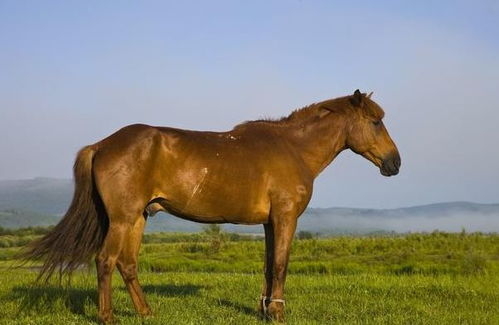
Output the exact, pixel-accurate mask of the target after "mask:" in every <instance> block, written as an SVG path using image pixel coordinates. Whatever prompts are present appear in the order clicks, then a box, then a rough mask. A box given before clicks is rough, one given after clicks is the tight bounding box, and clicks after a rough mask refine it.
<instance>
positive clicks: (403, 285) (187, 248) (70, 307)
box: [0, 233, 499, 324]
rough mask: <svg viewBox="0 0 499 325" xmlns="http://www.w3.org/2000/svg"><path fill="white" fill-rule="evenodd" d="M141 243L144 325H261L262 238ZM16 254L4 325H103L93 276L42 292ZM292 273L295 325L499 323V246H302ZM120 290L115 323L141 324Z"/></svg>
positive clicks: (163, 238) (4, 274)
mask: <svg viewBox="0 0 499 325" xmlns="http://www.w3.org/2000/svg"><path fill="white" fill-rule="evenodd" d="M18 235H19V234H7V235H4V236H10V237H9V242H10V243H11V244H10V245H4V246H18V245H16V243H18V244H19V245H21V244H22V243H24V240H23V239H22V238H21V237H23V236H31V235H30V234H23V235H19V236H18ZM16 236H17V237H16ZM0 239H1V238H0ZM4 239H5V238H4ZM16 240H17V241H16ZM144 242H145V243H144V245H143V247H142V251H141V257H140V263H141V264H140V269H141V272H140V279H141V282H142V284H143V286H144V290H145V292H146V294H147V297H148V300H149V303H150V305H151V307H152V309H153V312H154V315H153V316H151V317H149V318H147V319H145V320H144V321H143V323H144V324H260V323H262V324H263V323H264V322H263V321H261V320H259V318H258V316H257V314H256V305H257V299H256V298H257V297H258V296H259V293H260V288H261V282H262V275H261V274H260V273H261V269H262V263H261V260H262V254H263V242H262V240H261V239H258V238H249V237H243V238H241V237H240V236H228V235H224V234H219V233H211V234H210V233H206V234H202V235H199V234H198V235H171V234H170V235H169V234H150V235H147V236H146V237H145V238H144ZM18 249H19V248H18V247H4V248H1V249H0V270H1V272H0V283H1V284H0V323H3V324H85V323H88V324H93V323H95V322H96V314H97V307H96V296H97V295H96V280H95V275H94V271H93V270H90V272H86V271H82V272H78V273H77V274H76V275H75V276H74V278H73V279H72V282H71V285H70V286H69V287H60V286H58V285H57V284H49V285H45V286H42V285H33V280H34V278H35V277H36V273H35V272H34V271H33V270H32V269H30V268H22V269H9V268H8V267H9V265H10V264H11V263H12V262H14V260H13V256H14V254H15V253H16V251H17V250H18ZM290 263H291V264H290V272H289V273H290V275H289V277H288V280H287V286H286V289H287V290H286V300H287V302H286V303H287V304H286V307H287V309H286V311H287V314H286V316H287V323H288V324H499V236H498V235H483V234H465V233H462V234H446V233H432V234H412V235H404V236H379V237H338V238H328V239H307V240H296V241H295V243H294V245H293V251H292V257H291V262H290ZM113 282H114V292H113V298H114V311H115V316H116V318H117V320H118V321H119V322H120V323H121V324H137V323H141V322H142V320H141V319H140V318H139V317H137V316H135V312H134V310H133V307H132V303H131V301H130V299H129V297H128V293H127V291H126V290H125V289H124V285H123V283H122V281H121V279H120V277H119V275H118V274H117V273H116V274H115V276H114V279H113Z"/></svg>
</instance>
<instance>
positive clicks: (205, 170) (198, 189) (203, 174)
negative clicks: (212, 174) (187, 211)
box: [185, 167, 208, 207]
mask: <svg viewBox="0 0 499 325" xmlns="http://www.w3.org/2000/svg"><path fill="white" fill-rule="evenodd" d="M206 175H208V168H207V167H204V168H203V169H201V179H200V180H199V182H198V183H197V184H196V186H194V189H193V190H192V194H191V196H190V197H189V200H187V203H186V204H185V206H186V207H187V206H188V205H189V203H190V202H191V201H192V199H193V198H194V196H195V195H196V193H198V192H201V191H202V190H203V188H202V187H201V186H202V185H203V183H204V180H205V178H206Z"/></svg>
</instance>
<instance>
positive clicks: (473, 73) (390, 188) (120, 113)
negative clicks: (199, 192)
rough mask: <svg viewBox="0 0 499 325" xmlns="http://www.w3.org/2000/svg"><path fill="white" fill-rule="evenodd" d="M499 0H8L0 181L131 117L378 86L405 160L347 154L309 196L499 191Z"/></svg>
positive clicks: (384, 198)
mask: <svg viewBox="0 0 499 325" xmlns="http://www.w3.org/2000/svg"><path fill="white" fill-rule="evenodd" d="M498 32H499V3H498V2H496V1H493V0H490V1H459V0H457V1H438V2H436V1H417V2H415V1H412V2H403V1H348V2H346V1H343V2H339V1H197V2H194V1H171V2H170V1H140V2H138V1H134V2H132V1H80V2H73V1H43V2H41V1H5V0H0V180H3V179H26V178H33V177H39V176H43V177H57V178H70V177H72V164H73V160H74V158H75V154H76V152H77V151H78V149H79V148H81V147H83V146H84V145H87V144H91V143H94V142H96V141H98V140H100V139H102V138H103V137H105V136H107V135H109V134H111V133H113V132H114V131H116V130H118V129H119V128H121V127H123V126H125V125H127V124H132V123H146V124H151V125H163V126H173V127H180V128H186V129H200V130H214V131H222V130H229V129H231V128H232V127H233V126H234V125H235V124H237V123H239V122H241V121H245V120H251V119H258V118H262V117H280V116H283V115H287V114H289V112H291V111H292V110H293V109H296V108H299V107H302V106H305V105H307V104H311V103H313V102H318V101H321V100H325V99H328V98H335V97H339V96H344V95H347V94H351V93H353V91H354V90H355V89H357V88H359V89H361V90H362V91H363V92H371V91H373V92H374V94H373V97H372V99H374V100H375V101H376V102H377V103H378V104H380V105H381V106H382V107H383V108H384V110H385V113H386V117H385V124H386V126H387V128H388V130H389V132H390V134H391V136H392V138H393V139H394V141H395V142H396V143H397V146H398V147H399V150H400V153H401V156H402V168H401V171H400V174H399V175H398V176H396V177H391V178H385V177H383V176H381V175H380V174H379V171H378V169H377V168H376V167H374V166H373V165H372V164H371V163H369V162H368V161H367V160H365V159H364V158H362V157H360V156H358V155H355V154H354V153H352V152H346V151H345V152H343V153H342V154H341V155H340V156H339V157H338V158H337V159H336V160H335V161H334V162H333V164H332V165H330V166H329V167H328V168H327V169H326V170H325V171H324V172H323V173H322V174H321V175H320V176H319V178H318V179H317V180H316V183H315V187H314V195H313V198H312V201H311V203H310V206H312V207H331V206H350V207H371V208H394V207H402V206H411V205H419V204H427V203H434V202H441V201H463V200H464V201H474V202H483V203H492V202H499V167H498V166H499V146H498V140H499V37H498Z"/></svg>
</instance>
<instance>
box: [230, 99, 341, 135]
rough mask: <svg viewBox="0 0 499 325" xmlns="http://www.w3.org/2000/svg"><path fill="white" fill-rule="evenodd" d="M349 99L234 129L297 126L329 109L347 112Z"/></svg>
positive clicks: (261, 120)
mask: <svg viewBox="0 0 499 325" xmlns="http://www.w3.org/2000/svg"><path fill="white" fill-rule="evenodd" d="M348 97H349V96H347V97H339V98H335V99H329V100H326V101H322V102H318V103H313V104H310V105H307V106H304V107H302V108H298V109H295V110H293V111H292V112H291V113H290V114H289V115H287V116H282V117H279V118H267V117H266V118H261V119H257V120H251V121H245V122H242V123H240V124H237V125H236V126H235V127H234V130H235V129H238V128H241V127H244V126H247V125H252V124H267V125H271V126H277V127H278V126H288V125H290V124H296V123H300V122H303V121H306V120H308V119H310V118H311V117H314V116H317V115H318V112H319V110H321V109H327V110H329V111H332V112H340V111H344V110H345V108H344V107H345V102H344V100H345V99H347V98H348Z"/></svg>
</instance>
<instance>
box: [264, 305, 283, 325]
mask: <svg viewBox="0 0 499 325" xmlns="http://www.w3.org/2000/svg"><path fill="white" fill-rule="evenodd" d="M267 317H268V318H269V319H270V320H273V321H275V322H278V323H284V306H283V304H282V303H279V302H271V303H270V304H269V306H268V307H267Z"/></svg>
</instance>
